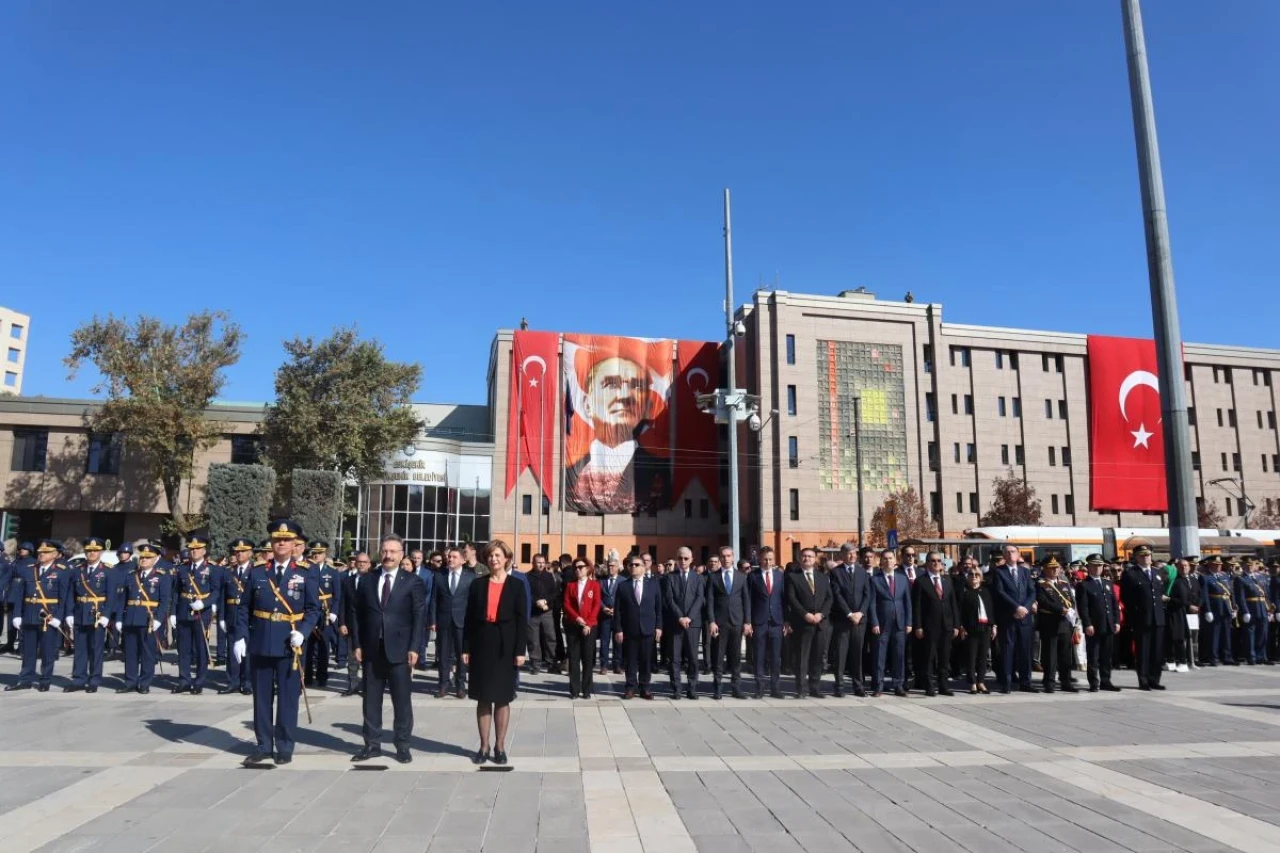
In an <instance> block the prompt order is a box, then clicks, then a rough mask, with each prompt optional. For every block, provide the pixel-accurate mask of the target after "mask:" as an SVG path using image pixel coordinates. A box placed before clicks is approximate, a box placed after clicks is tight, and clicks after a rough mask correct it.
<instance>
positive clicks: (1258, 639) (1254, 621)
mask: <svg viewBox="0 0 1280 853" xmlns="http://www.w3.org/2000/svg"><path fill="white" fill-rule="evenodd" d="M1237 584H1238V587H1239V589H1240V593H1241V594H1240V598H1239V599H1238V601H1237V606H1238V607H1239V608H1240V621H1241V623H1243V624H1242V625H1241V633H1242V634H1243V635H1244V637H1243V639H1244V643H1243V644H1242V648H1243V649H1244V651H1245V656H1244V662H1245V663H1247V664H1249V665H1250V666H1253V665H1254V664H1260V663H1264V662H1266V660H1267V585H1266V578H1265V576H1259V575H1258V573H1257V567H1256V566H1255V565H1254V560H1253V558H1252V557H1250V558H1247V559H1246V560H1245V563H1244V566H1242V571H1241V573H1240V576H1239V579H1238V581H1237Z"/></svg>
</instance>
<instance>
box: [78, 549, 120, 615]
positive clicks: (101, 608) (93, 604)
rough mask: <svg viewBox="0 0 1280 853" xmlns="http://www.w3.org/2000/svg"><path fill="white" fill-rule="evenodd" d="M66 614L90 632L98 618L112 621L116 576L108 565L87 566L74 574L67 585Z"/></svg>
mask: <svg viewBox="0 0 1280 853" xmlns="http://www.w3.org/2000/svg"><path fill="white" fill-rule="evenodd" d="M68 584H69V586H70V589H69V591H68V593H67V595H68V599H69V600H68V602H67V613H68V614H69V615H71V616H74V617H75V622H76V626H77V627H80V628H89V627H91V626H92V625H93V623H94V622H96V621H97V620H98V619H99V618H101V617H103V616H105V617H107V618H108V619H110V617H111V614H112V613H115V611H116V607H117V604H116V597H117V593H118V589H117V587H116V574H115V572H113V571H111V569H109V568H108V567H107V566H106V564H104V563H98V564H96V565H93V566H90V565H89V564H88V563H86V564H85V565H83V566H81V567H79V568H78V569H72V570H71V577H70V580H69V581H68Z"/></svg>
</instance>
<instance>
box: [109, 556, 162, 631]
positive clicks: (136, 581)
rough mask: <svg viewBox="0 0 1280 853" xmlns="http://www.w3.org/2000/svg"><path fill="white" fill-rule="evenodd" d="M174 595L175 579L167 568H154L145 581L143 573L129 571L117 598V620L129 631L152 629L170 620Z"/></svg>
mask: <svg viewBox="0 0 1280 853" xmlns="http://www.w3.org/2000/svg"><path fill="white" fill-rule="evenodd" d="M172 592H173V579H172V578H170V577H169V573H168V571H167V570H165V569H158V568H155V567H152V569H151V573H150V574H148V575H147V576H146V577H145V578H144V577H143V576H142V572H141V570H134V571H132V572H129V574H128V575H127V576H126V577H125V579H124V584H123V585H122V587H121V590H120V595H119V597H118V598H117V599H116V616H115V621H117V622H121V623H123V624H124V627H126V628H146V629H148V630H150V628H151V623H152V622H163V621H164V620H165V618H166V617H168V615H169V597H170V594H171V593H172Z"/></svg>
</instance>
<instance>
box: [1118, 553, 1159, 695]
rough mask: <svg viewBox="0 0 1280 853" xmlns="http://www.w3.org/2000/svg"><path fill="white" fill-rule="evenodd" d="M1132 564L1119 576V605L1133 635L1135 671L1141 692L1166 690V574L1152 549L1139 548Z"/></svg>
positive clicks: (1133, 554)
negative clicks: (1158, 567)
mask: <svg viewBox="0 0 1280 853" xmlns="http://www.w3.org/2000/svg"><path fill="white" fill-rule="evenodd" d="M1131 553H1132V556H1133V562H1132V563H1130V564H1129V565H1128V566H1127V567H1126V568H1125V570H1124V574H1123V575H1121V576H1120V602H1121V603H1122V604H1123V605H1124V619H1125V624H1127V625H1128V626H1129V630H1130V631H1131V632H1132V634H1133V657H1134V663H1133V668H1134V669H1135V670H1136V671H1137V673H1138V689H1139V690H1164V685H1163V684H1161V683H1160V673H1161V671H1163V669H1164V623H1165V618H1164V615H1165V613H1164V611H1165V605H1166V604H1167V603H1168V601H1169V596H1167V595H1165V591H1164V590H1165V585H1164V584H1165V578H1164V573H1163V572H1161V571H1157V570H1156V569H1155V567H1154V566H1153V565H1152V557H1151V548H1150V547H1149V546H1147V545H1139V546H1138V547H1136V548H1134V549H1133V551H1132V552H1131Z"/></svg>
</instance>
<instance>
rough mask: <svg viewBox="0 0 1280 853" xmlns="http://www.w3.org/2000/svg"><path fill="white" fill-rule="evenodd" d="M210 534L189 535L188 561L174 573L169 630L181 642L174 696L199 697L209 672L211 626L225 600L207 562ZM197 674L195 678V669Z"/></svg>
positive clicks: (213, 569) (218, 574) (218, 578)
mask: <svg viewBox="0 0 1280 853" xmlns="http://www.w3.org/2000/svg"><path fill="white" fill-rule="evenodd" d="M208 553H209V534H208V532H207V531H204V530H195V531H192V532H191V533H189V534H187V554H188V560H187V562H184V563H179V564H178V566H177V567H176V568H175V569H174V570H173V572H172V577H173V593H172V595H173V604H174V607H173V613H172V614H171V615H170V616H169V627H170V629H172V630H173V631H174V632H175V635H176V637H177V642H178V684H177V686H176V687H174V688H173V692H174V693H190V694H192V695H194V696H198V695H200V694H201V693H203V692H204V680H205V676H206V675H207V674H208V672H209V634H208V631H209V626H210V625H211V624H212V620H214V619H216V618H217V617H218V602H219V601H220V600H221V598H222V588H221V572H219V571H218V570H217V567H215V566H213V565H212V564H211V563H210V562H209V561H208V560H207V559H205V557H206V555H207V554H208ZM193 668H194V669H195V675H192V672H191V671H192V669H193Z"/></svg>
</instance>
